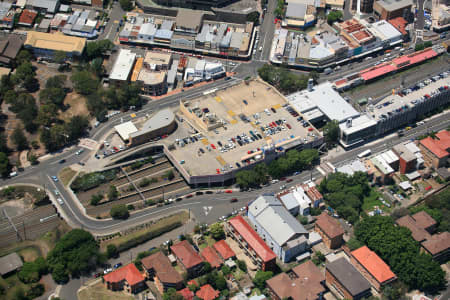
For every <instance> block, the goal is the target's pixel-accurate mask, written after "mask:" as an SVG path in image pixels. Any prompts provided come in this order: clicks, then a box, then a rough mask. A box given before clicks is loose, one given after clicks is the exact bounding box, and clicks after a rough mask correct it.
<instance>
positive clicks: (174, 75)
mask: <svg viewBox="0 0 450 300" xmlns="http://www.w3.org/2000/svg"><path fill="white" fill-rule="evenodd" d="M175 78H177V70H176V69H175V70H173V69H170V70H169V71H168V72H167V83H168V84H174V83H175Z"/></svg>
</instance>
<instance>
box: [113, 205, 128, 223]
mask: <svg viewBox="0 0 450 300" xmlns="http://www.w3.org/2000/svg"><path fill="white" fill-rule="evenodd" d="M109 214H110V215H111V217H112V218H113V219H121V220H125V219H128V217H129V216H130V213H129V212H128V208H127V206H126V205H125V204H117V205H114V206H113V207H112V208H111V210H110V212H109Z"/></svg>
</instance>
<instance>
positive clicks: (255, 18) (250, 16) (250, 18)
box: [247, 11, 259, 25]
mask: <svg viewBox="0 0 450 300" xmlns="http://www.w3.org/2000/svg"><path fill="white" fill-rule="evenodd" d="M247 21H249V22H253V24H255V25H257V24H258V23H259V12H258V11H253V12H251V13H249V14H248V15H247Z"/></svg>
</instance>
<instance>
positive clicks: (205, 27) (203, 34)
mask: <svg viewBox="0 0 450 300" xmlns="http://www.w3.org/2000/svg"><path fill="white" fill-rule="evenodd" d="M210 30H211V29H210V25H209V24H205V25H203V28H202V31H200V33H199V34H197V37H196V38H195V40H196V41H197V42H199V43H204V42H205V40H206V35H208V33H209V32H210Z"/></svg>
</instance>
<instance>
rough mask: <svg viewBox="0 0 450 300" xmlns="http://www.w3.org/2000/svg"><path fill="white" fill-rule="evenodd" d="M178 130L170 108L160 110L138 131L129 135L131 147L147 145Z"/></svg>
mask: <svg viewBox="0 0 450 300" xmlns="http://www.w3.org/2000/svg"><path fill="white" fill-rule="evenodd" d="M176 128H177V122H176V120H175V114H174V113H173V112H172V111H171V110H170V109H168V108H166V109H163V110H160V111H158V112H156V113H155V114H154V115H152V116H151V117H150V118H149V119H148V120H146V121H145V122H144V123H143V124H142V125H141V126H140V128H139V130H138V131H135V132H131V133H129V145H130V146H137V145H140V144H144V143H147V142H149V141H151V140H152V139H154V138H156V137H161V136H163V135H165V134H170V133H172V132H173V131H175V129H176Z"/></svg>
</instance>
